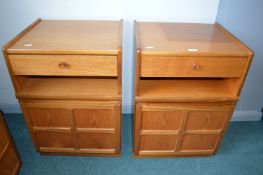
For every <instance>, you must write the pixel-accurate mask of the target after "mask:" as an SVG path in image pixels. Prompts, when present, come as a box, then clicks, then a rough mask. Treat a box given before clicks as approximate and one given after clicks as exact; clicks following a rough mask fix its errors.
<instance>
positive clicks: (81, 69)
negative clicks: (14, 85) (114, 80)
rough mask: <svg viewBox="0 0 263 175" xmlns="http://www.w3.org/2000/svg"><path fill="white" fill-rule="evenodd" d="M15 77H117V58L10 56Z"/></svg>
mask: <svg viewBox="0 0 263 175" xmlns="http://www.w3.org/2000/svg"><path fill="white" fill-rule="evenodd" d="M9 60H10V64H11V67H12V70H13V72H14V74H15V75H47V76H58V75H62V76H117V57H116V56H90V55H9Z"/></svg>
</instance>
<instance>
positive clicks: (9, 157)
mask: <svg viewBox="0 0 263 175" xmlns="http://www.w3.org/2000/svg"><path fill="white" fill-rule="evenodd" d="M21 164H22V163H21V159H20V157H19V155H18V152H17V150H16V147H15V145H14V143H13V140H12V138H11V136H10V134H9V131H8V128H7V125H6V123H5V121H4V119H3V116H2V114H1V113H0V174H1V175H16V174H18V173H19V170H20V167H21Z"/></svg>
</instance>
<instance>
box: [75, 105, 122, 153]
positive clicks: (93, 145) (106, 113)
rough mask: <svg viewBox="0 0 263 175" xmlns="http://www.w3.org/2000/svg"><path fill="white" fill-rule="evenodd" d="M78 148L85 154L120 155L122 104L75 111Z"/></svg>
mask: <svg viewBox="0 0 263 175" xmlns="http://www.w3.org/2000/svg"><path fill="white" fill-rule="evenodd" d="M73 115H74V121H75V126H76V133H77V146H78V148H79V149H80V150H81V151H83V152H91V153H112V154H114V153H119V151H120V103H116V104H114V103H111V104H108V105H100V104H97V105H91V106H87V107H86V108H76V109H74V110H73Z"/></svg>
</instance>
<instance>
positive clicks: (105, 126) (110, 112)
mask: <svg viewBox="0 0 263 175" xmlns="http://www.w3.org/2000/svg"><path fill="white" fill-rule="evenodd" d="M21 106H22V109H23V113H24V117H25V119H26V122H27V125H28V128H29V130H30V133H31V136H32V139H33V142H34V144H35V147H36V149H37V150H39V151H41V152H62V153H64V152H69V153H74V152H75V153H111V154H117V153H119V152H120V113H121V111H120V102H113V101H107V102H99V101H59V100H50V101H49V100H36V101H22V102H21Z"/></svg>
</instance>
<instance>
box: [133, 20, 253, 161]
mask: <svg viewBox="0 0 263 175" xmlns="http://www.w3.org/2000/svg"><path fill="white" fill-rule="evenodd" d="M135 31H136V32H135V33H136V47H137V52H136V80H135V116H134V137H133V153H134V156H135V157H152V156H166V157H169V156H170V157H175V156H196V155H210V154H215V153H216V151H217V150H218V148H219V144H220V142H221V140H222V138H223V136H224V133H225V131H226V128H227V125H228V122H229V120H230V119H231V116H232V113H233V110H234V108H235V104H236V102H237V101H238V99H239V95H240V91H241V88H242V85H243V83H244V80H245V77H246V74H247V71H248V69H249V65H250V63H251V60H252V57H253V52H252V51H251V50H250V49H248V48H247V47H246V46H245V45H244V44H242V43H241V42H240V41H239V40H237V39H236V38H235V37H234V36H233V35H231V34H230V33H229V32H227V31H226V30H225V29H224V28H223V27H222V26H220V25H219V24H187V23H184V24H182V23H154V22H135Z"/></svg>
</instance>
